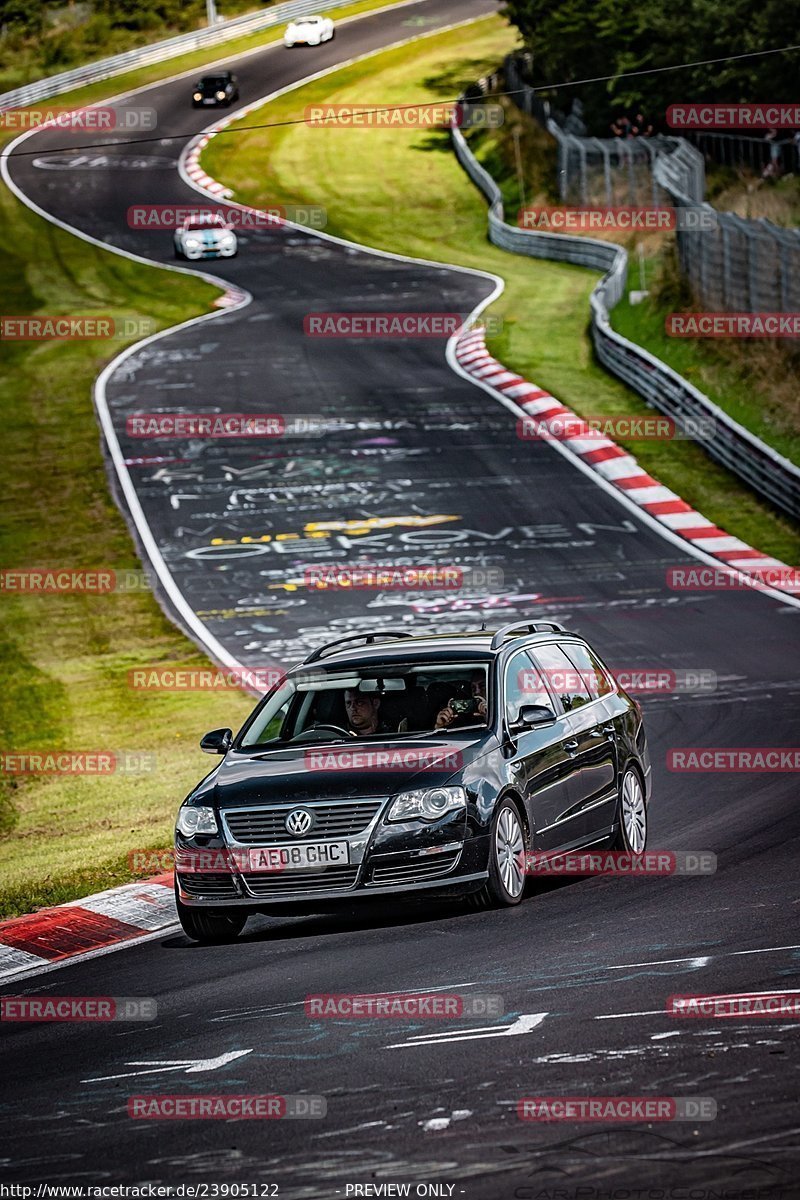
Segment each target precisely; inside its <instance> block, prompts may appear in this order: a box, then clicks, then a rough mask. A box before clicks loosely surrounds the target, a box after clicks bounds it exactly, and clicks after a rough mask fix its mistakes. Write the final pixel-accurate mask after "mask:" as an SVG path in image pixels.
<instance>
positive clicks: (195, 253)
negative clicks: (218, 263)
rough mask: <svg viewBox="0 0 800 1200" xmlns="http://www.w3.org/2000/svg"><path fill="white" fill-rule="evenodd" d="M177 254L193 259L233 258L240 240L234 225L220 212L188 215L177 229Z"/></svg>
mask: <svg viewBox="0 0 800 1200" xmlns="http://www.w3.org/2000/svg"><path fill="white" fill-rule="evenodd" d="M174 242H175V254H176V257H178V258H188V259H190V260H192V261H194V260H196V259H198V258H233V256H234V255H235V254H236V252H237V251H238V249H239V242H238V239H237V237H236V234H235V233H234V230H233V226H232V225H231V224H229V222H228V221H226V220H225V219H224V217H222V216H221V215H220V214H219V213H209V214H208V215H207V216H205V215H203V214H202V213H200V214H198V215H197V216H194V217H186V219H185V220H184V222H183V224H182V225H181V226H180V227H179V228H178V229H176V230H175V235H174Z"/></svg>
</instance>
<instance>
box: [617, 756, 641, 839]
mask: <svg viewBox="0 0 800 1200" xmlns="http://www.w3.org/2000/svg"><path fill="white" fill-rule="evenodd" d="M617 821H618V822H619V825H618V828H617V832H616V833H615V834H614V838H613V841H612V843H611V849H612V850H625V851H627V852H628V853H632V854H641V852H642V851H643V850H644V849H645V847H646V845H647V804H646V802H645V798H644V787H643V786H642V780H641V777H640V775H639V772H638V771H637V770H635V769H634V768H633V767H626V768H625V770H624V772H623V774H622V779H621V780H620V784H619V800H618V801H617Z"/></svg>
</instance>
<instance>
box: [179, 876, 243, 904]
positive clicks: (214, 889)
mask: <svg viewBox="0 0 800 1200" xmlns="http://www.w3.org/2000/svg"><path fill="white" fill-rule="evenodd" d="M178 882H179V883H180V885H181V887H182V888H183V890H184V892H186V895H187V896H197V897H202V898H205V897H208V896H216V897H219V898H220V899H223V898H224V899H229V900H235V899H238V897H239V892H238V891H237V889H236V884H235V883H234V881H233V876H232V875H230V874H228V875H225V874H221V875H211V874H208V873H200V874H197V875H184V874H183V873H181V874H179V875H178Z"/></svg>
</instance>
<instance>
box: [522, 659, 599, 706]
mask: <svg viewBox="0 0 800 1200" xmlns="http://www.w3.org/2000/svg"><path fill="white" fill-rule="evenodd" d="M532 657H534V658H535V659H536V662H537V663H538V665H539V667H540V669H541V672H542V674H543V675H544V677H545V679H546V680H547V682H548V683H549V684H550V687H551V688H552V690H553V691H554V692H555V693H556V695H557V696H558V698H559V700H560V701H561V703H562V704H563V706H564V711H565V712H570V711H571V710H573V709H576V708H580V707H581V706H582V705H583V704H588V703H589V702H590V701H591V700H592V696H591V694H590V692H589V688H588V687H587V685H586V683H585V682H584V680H583V679H582V678H581V674H580V672H579V671H578V670H577V668H576V667H575V665H574V664H573V663H571V662H570V660H569V659H568V658H567V656H566V654H565V653H564V651H563V650H562V649H561V648H560V647H559V646H556V645H554V644H551V645H546V646H537V647H536V649H535V650H534V651H533V652H532Z"/></svg>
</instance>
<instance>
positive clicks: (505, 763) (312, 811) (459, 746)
mask: <svg viewBox="0 0 800 1200" xmlns="http://www.w3.org/2000/svg"><path fill="white" fill-rule="evenodd" d="M356 643H359V644H358V645H356ZM201 747H202V749H203V750H205V751H207V752H209V753H216V754H220V755H222V756H223V757H222V761H221V762H220V763H219V764H218V765H217V766H216V767H215V768H214V769H213V770H212V771H211V772H210V774H208V775H207V776H206V778H205V779H203V780H202V781H201V783H200V784H199V785H198V786H197V787H196V788H195V789H194V790H193V791H192V792H191V793H190V795H189V796H188V797H187V798H186V800H185V801H184V802H183V804H182V806H181V808H180V810H179V813H178V820H177V826H176V833H175V888H176V897H177V905H178V915H179V918H180V921H181V924H182V926H183V929H184V930H185V932H186V933H187V934H188V935H189V936H190V937H192V938H194V939H195V940H197V941H201V942H216V941H225V940H228V939H230V938H232V937H235V936H236V935H237V934H238V933H240V932H241V930H242V928H243V926H244V923H245V921H246V920H247V917H248V915H250V914H251V913H256V912H259V913H265V914H269V915H276V914H285V915H291V914H293V913H298V912H306V913H308V912H322V911H327V910H330V909H332V908H336V907H337V906H340V905H341V904H342V903H343V902H344V903H346V904H347V905H350V906H352V904H353V903H354V902H356V901H358V900H365V901H368V900H370V899H373V898H374V899H378V898H380V897H383V898H384V899H385V898H386V897H393V898H394V897H398V896H405V895H408V896H415V895H416V896H419V895H420V894H423V895H430V896H434V895H435V896H457V895H464V894H468V893H477V894H478V903H482V904H483V903H485V904H490V905H496V906H502V905H513V904H518V903H519V901H520V900H521V899H522V896H523V892H524V888H525V882H526V874H527V872H526V864H527V861H528V860H527V857H526V856H527V855H528V854H531V853H536V852H543V853H546V854H550V853H551V852H555V851H558V852H562V851H568V850H577V849H579V848H581V849H582V848H585V847H589V846H602V847H613V848H615V849H620V850H628V851H633V852H636V853H638V852H640V851H642V850H644V848H645V843H646V838H647V809H648V803H649V800H650V793H651V768H650V759H649V754H648V749H647V741H646V737H645V732H644V727H643V722H642V715H641V710H640V708H639V706H638V704H637V702H636V701H635V700H634V699H632V698H631V697H630V696H628V695H627V694H626V693H625V692H624V691H623V690H622V689H621V688H620V687H619V685H618V684H617V682H616V681H615V679H614V678H613V676H612V675H611V673H610V672H609V671H608V669H607V668H606V667H605V666H604V664H603V663H602V662H601V660H600V659H599V658H598V656H597V655H596V654H595V653H594V651H593V650H592V649H591V648H590V647H589V645H588V644H587V643H586V642H585V641H584V640H583V639H582V638H581V637H579V636H578V635H577V634H574V633H569V632H567V631H566V630H564V629H563V627H562V626H560V625H559V624H557V623H556V622H551V621H536V622H524V623H521V624H520V623H517V624H514V625H509V626H506V627H505V628H503V629H499V630H497V631H496V632H486V631H484V630H481V631H480V632H475V633H463V634H442V635H427V636H423V637H412V636H411V635H410V634H408V633H404V632H394V631H388V630H387V631H381V632H375V633H369V634H360V635H358V634H357V635H351V636H349V637H345V638H341V639H339V640H338V641H336V642H332V643H329V644H328V645H326V646H321V647H319V648H318V649H316V650H314V651H313V652H312V653H311V654H310V655H309V656H308V658H307V659H306V660H305V662H304V663H303V664H302V665H300V666H297V667H294V668H292V669H291V670H289V671H288V672H287V674H286V677H285V678H284V679H283V680H281V682H279V684H278V685H277V686H276V687H275V688H273V690H272V691H271V692H270V693H268V694H267V695H266V696H265V697H264V698H263V699H262V700H261V701H260V702H259V703H258V705H257V706H256V708H255V710H254V711H253V713H252V714H251V716H250V717H249V719H248V720H247V721H246V722H245V724H244V726H243V727H242V729H241V730H240V731H239V733H238V734H237V735H236V736H235V737H234V736H233V735H232V733H231V730H230V729H217V730H214V731H212V732H211V733H209V734H206V736H205V737H204V738H203V740H202V742H201Z"/></svg>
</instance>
